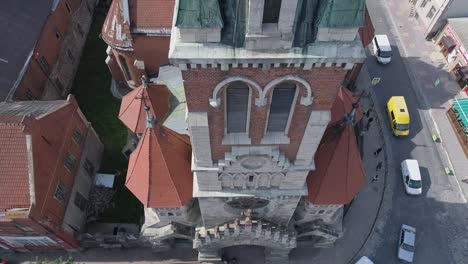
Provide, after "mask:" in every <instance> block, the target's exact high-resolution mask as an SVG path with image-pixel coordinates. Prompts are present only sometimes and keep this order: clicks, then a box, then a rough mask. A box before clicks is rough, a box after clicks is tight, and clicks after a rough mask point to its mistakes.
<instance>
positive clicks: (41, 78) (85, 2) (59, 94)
mask: <svg viewBox="0 0 468 264" xmlns="http://www.w3.org/2000/svg"><path fill="white" fill-rule="evenodd" d="M95 3H96V0H62V1H60V2H59V3H58V5H57V6H56V8H55V10H53V11H51V13H50V14H49V16H48V18H47V20H46V22H45V24H44V26H43V28H42V31H41V34H40V36H39V38H38V40H37V43H36V45H35V47H34V50H33V53H32V56H31V59H30V62H29V64H27V66H26V68H25V72H24V75H23V77H22V79H21V81H20V83H19V85H18V87H17V88H16V90H15V91H14V94H13V95H12V98H13V99H15V100H32V99H41V98H43V99H45V100H54V99H60V98H65V97H66V96H67V94H68V93H69V92H70V89H71V85H72V82H73V79H74V76H75V73H76V70H77V68H78V64H79V61H80V57H81V51H82V49H83V46H84V43H85V41H86V36H87V33H88V31H89V27H90V25H91V20H92V16H93V12H94V6H95ZM69 10H70V11H69Z"/></svg>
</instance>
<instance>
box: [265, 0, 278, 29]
mask: <svg viewBox="0 0 468 264" xmlns="http://www.w3.org/2000/svg"><path fill="white" fill-rule="evenodd" d="M280 10H281V0H265V5H264V6H263V24H266V23H278V21H279V16H280Z"/></svg>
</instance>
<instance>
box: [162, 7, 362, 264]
mask: <svg viewBox="0 0 468 264" xmlns="http://www.w3.org/2000/svg"><path fill="white" fill-rule="evenodd" d="M363 19H364V1H363V0H353V1H331V0H287V1H286V0H220V1H218V0H180V1H178V2H177V4H176V9H175V14H174V26H173V28H172V36H171V44H170V52H169V61H170V63H171V64H172V65H174V66H175V67H177V68H178V69H179V70H181V71H182V79H183V86H184V91H185V96H186V106H187V114H186V118H187V119H186V120H187V126H188V131H189V134H190V140H191V144H192V172H193V197H194V198H196V199H197V200H198V204H199V208H200V213H201V225H200V226H198V227H197V229H196V234H195V240H194V248H195V249H197V250H199V252H200V259H210V258H214V257H216V256H217V255H218V254H219V250H220V249H222V248H225V247H229V246H235V245H248V244H253V245H260V246H264V247H265V248H266V256H267V258H268V259H270V260H271V261H274V260H276V261H279V262H280V263H284V262H281V261H284V258H287V256H288V252H289V250H290V249H292V248H294V247H295V245H296V238H297V237H298V235H300V234H298V230H297V229H298V228H299V229H300V224H301V223H309V226H310V225H311V224H310V223H311V222H312V221H315V222H314V223H316V225H322V226H326V225H327V223H328V224H331V225H335V224H337V225H339V226H341V220H339V221H338V220H336V219H339V216H340V215H341V214H342V204H345V203H347V202H349V201H344V200H343V199H342V200H343V201H341V200H340V199H331V200H327V199H322V200H320V203H321V204H322V205H320V204H313V203H312V202H310V200H311V199H315V198H317V199H319V198H320V197H326V196H330V194H329V192H335V191H336V192H343V191H344V192H346V194H345V195H344V196H347V197H349V195H351V199H352V196H354V194H355V193H356V192H357V191H358V190H359V188H360V185H362V182H363V181H362V179H358V181H359V182H360V183H359V184H356V185H357V187H356V186H355V187H353V188H354V189H352V190H350V191H349V192H350V193H351V194H349V193H347V192H348V190H347V189H345V190H339V189H337V190H331V189H330V188H333V186H328V187H327V186H325V187H323V186H317V185H321V184H322V183H323V182H327V181H323V180H322V179H321V180H317V181H316V182H317V183H315V182H313V181H312V182H313V183H312V184H311V183H309V184H308V182H307V177H308V175H309V174H311V173H313V172H314V171H316V169H317V166H318V165H319V164H316V162H315V161H316V155H317V149H318V147H319V144H320V142H321V140H322V137H323V136H324V133H325V131H326V129H327V127H328V126H329V125H330V123H331V121H333V120H332V119H333V116H332V115H333V113H332V108H333V106H334V104H335V103H336V100H338V99H339V98H338V97H339V96H338V95H339V94H340V95H341V97H342V98H343V95H342V92H341V90H340V89H341V85H342V82H343V80H344V78H345V76H346V74H347V72H348V71H349V70H351V69H353V67H354V65H355V64H357V63H362V62H363V60H364V58H365V55H364V49H363V47H362V44H361V41H360V39H359V35H358V28H359V27H361V26H362V24H363ZM173 70H174V72H175V71H176V69H173ZM344 97H346V95H344ZM349 100H352V99H349ZM342 104H343V103H342ZM350 104H351V103H350ZM342 107H343V105H342ZM349 107H350V106H349ZM343 113H344V112H343V111H342V113H341V114H339V115H341V116H340V118H341V117H342V116H343ZM335 121H336V120H335ZM359 162H360V161H359ZM320 166H323V167H326V166H328V164H320ZM324 171H327V170H326V169H325V170H324ZM322 174H326V172H324V173H322ZM316 177H318V178H320V177H322V178H323V177H324V176H323V175H319V176H316ZM342 177H343V178H345V177H346V176H342ZM358 178H359V177H358ZM309 182H310V181H309ZM311 185H314V186H312V187H311ZM331 185H333V184H331ZM338 185H339V184H338ZM310 188H312V189H313V191H314V192H315V193H313V194H312V193H310V191H311V190H310ZM324 188H328V189H326V190H325V189H324ZM324 192H328V193H326V194H324ZM341 195H342V194H337V196H341ZM323 205H325V206H323ZM323 208H324V209H323ZM319 211H320V214H319V213H318V212H319ZM321 211H325V213H323V212H321ZM244 218H245V220H244ZM335 222H339V223H335ZM298 224H299V226H298ZM317 229H320V228H317ZM322 229H324V230H325V229H327V228H322ZM329 229H332V228H328V229H327V230H329ZM324 230H321V231H320V230H318V231H317V230H308V231H305V232H309V231H310V232H309V233H310V234H312V235H314V236H318V237H320V236H322V243H323V244H327V243H332V242H333V241H334V240H335V239H336V238H337V237H339V233H340V232H341V231H340V228H338V231H336V232H330V233H333V234H326V232H327V231H324ZM314 232H315V233H314ZM322 233H324V234H322ZM319 240H320V239H319Z"/></svg>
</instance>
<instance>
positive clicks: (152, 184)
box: [125, 125, 193, 208]
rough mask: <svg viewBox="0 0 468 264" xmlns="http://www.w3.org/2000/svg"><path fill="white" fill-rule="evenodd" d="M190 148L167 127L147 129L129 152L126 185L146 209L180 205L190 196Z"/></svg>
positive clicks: (187, 200) (191, 180)
mask: <svg viewBox="0 0 468 264" xmlns="http://www.w3.org/2000/svg"><path fill="white" fill-rule="evenodd" d="M190 166H191V148H190V146H189V145H187V144H186V143H185V142H184V141H182V140H180V139H179V138H178V137H177V136H175V135H174V132H172V131H170V130H169V129H167V128H165V127H163V126H160V125H157V126H156V127H155V128H146V129H145V131H144V133H143V135H142V137H141V139H140V142H139V143H138V146H137V148H136V149H135V150H134V151H133V153H132V154H131V155H130V161H129V164H128V172H127V179H126V182H125V185H126V186H127V188H128V189H129V190H130V191H131V192H132V193H133V194H134V195H135V196H136V197H137V198H138V199H139V200H140V201H141V203H143V205H144V206H145V207H149V208H171V207H177V208H180V207H183V206H185V205H186V204H187V203H188V202H189V201H190V199H191V198H192V182H193V179H192V172H191V168H190Z"/></svg>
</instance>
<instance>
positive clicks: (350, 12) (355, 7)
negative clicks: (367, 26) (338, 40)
mask: <svg viewBox="0 0 468 264" xmlns="http://www.w3.org/2000/svg"><path fill="white" fill-rule="evenodd" d="M364 8H365V0H345V1H343V0H322V1H321V3H320V10H319V17H318V23H317V25H318V27H328V28H353V27H362V26H363V25H364Z"/></svg>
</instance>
